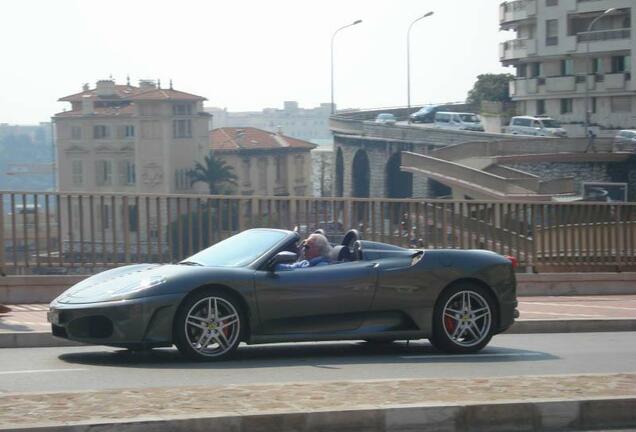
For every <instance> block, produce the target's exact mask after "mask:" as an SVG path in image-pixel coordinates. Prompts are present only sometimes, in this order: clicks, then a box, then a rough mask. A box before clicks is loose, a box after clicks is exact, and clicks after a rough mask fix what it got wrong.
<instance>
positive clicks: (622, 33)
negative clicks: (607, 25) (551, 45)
mask: <svg viewBox="0 0 636 432" xmlns="http://www.w3.org/2000/svg"><path fill="white" fill-rule="evenodd" d="M631 34H632V32H631V29H628V28H627V29H625V28H623V29H614V30H601V31H593V32H585V33H578V34H577V35H576V42H577V47H576V50H577V51H578V52H581V53H584V52H588V50H589V52H591V53H595V52H608V51H619V50H631V49H633V47H632V40H631ZM572 37H573V38H574V36H572Z"/></svg>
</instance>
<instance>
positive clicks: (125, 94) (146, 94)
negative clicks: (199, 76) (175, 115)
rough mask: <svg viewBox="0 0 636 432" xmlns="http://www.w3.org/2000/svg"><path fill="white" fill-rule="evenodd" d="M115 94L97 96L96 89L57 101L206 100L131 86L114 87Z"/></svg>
mask: <svg viewBox="0 0 636 432" xmlns="http://www.w3.org/2000/svg"><path fill="white" fill-rule="evenodd" d="M114 89H115V94H114V95H109V96H98V95H97V90H96V89H90V90H86V91H83V92H81V93H75V94H72V95H70V96H64V97H62V98H60V99H58V101H60V102H81V101H83V100H86V99H91V100H100V99H108V100H112V99H125V100H189V101H203V100H207V99H206V98H204V97H202V96H197V95H194V94H191V93H186V92H182V91H178V90H173V89H159V88H154V89H153V88H151V89H144V90H142V89H140V88H139V87H135V86H131V85H115V86H114Z"/></svg>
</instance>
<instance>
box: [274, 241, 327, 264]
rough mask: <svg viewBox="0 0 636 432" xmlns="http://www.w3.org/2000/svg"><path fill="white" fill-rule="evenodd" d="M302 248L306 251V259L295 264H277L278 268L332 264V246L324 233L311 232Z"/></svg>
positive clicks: (304, 255) (304, 256)
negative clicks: (330, 257)
mask: <svg viewBox="0 0 636 432" xmlns="http://www.w3.org/2000/svg"><path fill="white" fill-rule="evenodd" d="M301 249H302V251H303V252H304V254H303V258H304V259H302V260H300V261H298V262H295V263H293V264H277V265H276V270H294V269H298V268H306V267H315V266H321V265H327V264H331V260H330V259H329V255H330V254H331V249H332V247H331V245H330V244H329V240H327V237H325V236H324V235H322V234H318V233H314V234H311V235H310V236H309V237H307V240H305V241H304V242H303V243H302V245H301Z"/></svg>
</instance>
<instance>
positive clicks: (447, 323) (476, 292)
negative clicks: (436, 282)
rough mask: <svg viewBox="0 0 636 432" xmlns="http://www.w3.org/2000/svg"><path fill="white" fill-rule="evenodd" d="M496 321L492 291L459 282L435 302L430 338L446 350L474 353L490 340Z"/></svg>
mask: <svg viewBox="0 0 636 432" xmlns="http://www.w3.org/2000/svg"><path fill="white" fill-rule="evenodd" d="M497 322H498V319H497V308H496V306H495V302H494V300H493V297H492V294H491V293H490V292H489V291H488V290H486V289H484V288H482V287H481V286H479V285H476V284H473V283H458V284H455V285H453V286H452V287H451V288H449V289H447V290H445V291H444V292H443V293H442V295H441V296H440V297H439V299H438V300H437V302H436V304H435V311H434V313H433V336H432V337H431V338H430V341H431V343H432V344H433V346H434V347H435V348H437V349H438V350H440V351H443V352H447V353H456V354H469V353H474V352H477V351H479V350H481V349H482V348H483V347H485V346H486V345H487V344H488V342H490V339H491V338H492V336H493V334H494V331H495V326H496V323H497Z"/></svg>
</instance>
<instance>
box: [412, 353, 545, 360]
mask: <svg viewBox="0 0 636 432" xmlns="http://www.w3.org/2000/svg"><path fill="white" fill-rule="evenodd" d="M543 355H545V354H543V353H535V352H529V353H493V354H449V355H438V354H429V355H412V356H402V358H405V359H417V358H421V359H434V360H436V359H455V358H475V359H480V358H486V357H538V356H543Z"/></svg>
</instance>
